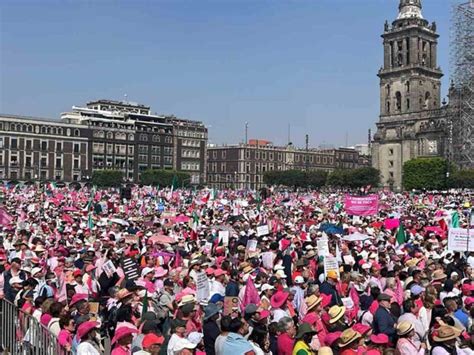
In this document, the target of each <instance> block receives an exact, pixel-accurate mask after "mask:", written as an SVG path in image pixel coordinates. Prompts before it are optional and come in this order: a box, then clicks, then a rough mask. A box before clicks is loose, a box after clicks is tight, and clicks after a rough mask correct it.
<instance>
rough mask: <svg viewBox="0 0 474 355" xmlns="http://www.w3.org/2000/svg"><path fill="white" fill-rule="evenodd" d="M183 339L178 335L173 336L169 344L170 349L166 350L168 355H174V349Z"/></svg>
mask: <svg viewBox="0 0 474 355" xmlns="http://www.w3.org/2000/svg"><path fill="white" fill-rule="evenodd" d="M180 339H182V338H180V337H179V336H177V335H176V334H173V335H171V338H170V341H169V342H168V348H167V349H166V353H167V354H168V355H174V350H173V349H174V347H175V345H176V343H177V342H179V340H180Z"/></svg>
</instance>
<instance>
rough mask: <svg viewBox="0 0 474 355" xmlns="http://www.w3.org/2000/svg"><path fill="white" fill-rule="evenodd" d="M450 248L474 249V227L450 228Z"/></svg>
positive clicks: (457, 249)
mask: <svg viewBox="0 0 474 355" xmlns="http://www.w3.org/2000/svg"><path fill="white" fill-rule="evenodd" d="M468 243H469V247H468ZM448 250H452V251H474V229H470V230H469V229H464V228H449V233H448Z"/></svg>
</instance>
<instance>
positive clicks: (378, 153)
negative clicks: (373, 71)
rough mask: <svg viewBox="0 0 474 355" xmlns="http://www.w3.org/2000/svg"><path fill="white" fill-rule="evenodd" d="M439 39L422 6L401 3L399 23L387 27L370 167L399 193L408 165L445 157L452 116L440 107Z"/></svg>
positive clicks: (413, 0)
mask: <svg viewBox="0 0 474 355" xmlns="http://www.w3.org/2000/svg"><path fill="white" fill-rule="evenodd" d="M438 37H439V36H438V34H437V33H436V24H435V23H434V22H433V23H432V24H429V23H428V21H426V20H425V19H423V17H422V14H421V1H420V0H400V5H399V14H398V17H397V19H396V20H395V21H393V23H392V25H391V26H390V25H389V24H388V23H387V22H386V23H385V27H384V33H383V35H382V38H383V46H384V63H383V67H382V68H381V69H380V70H379V73H378V76H379V78H380V117H379V122H378V123H377V132H376V133H375V135H374V140H373V142H372V165H373V166H374V167H375V168H377V169H379V170H380V172H381V176H382V183H383V185H384V186H390V187H392V188H395V189H401V187H402V167H403V164H404V163H405V162H406V161H408V160H410V159H413V158H416V157H420V156H444V155H445V154H446V152H447V149H448V147H447V143H448V141H447V134H446V132H447V125H448V119H449V110H448V107H447V106H446V105H443V106H442V107H441V105H440V91H441V82H440V79H441V77H442V76H443V73H442V72H441V69H440V68H439V67H438V66H437V61H436V54H437V53H436V52H437V38H438Z"/></svg>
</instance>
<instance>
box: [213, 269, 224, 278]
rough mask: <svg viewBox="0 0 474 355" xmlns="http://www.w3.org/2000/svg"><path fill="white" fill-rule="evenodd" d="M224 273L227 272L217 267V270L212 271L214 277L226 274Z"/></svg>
mask: <svg viewBox="0 0 474 355" xmlns="http://www.w3.org/2000/svg"><path fill="white" fill-rule="evenodd" d="M226 274H227V272H225V271H224V270H222V269H217V270H215V271H214V277H219V276H222V275H226Z"/></svg>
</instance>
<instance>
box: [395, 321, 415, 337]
mask: <svg viewBox="0 0 474 355" xmlns="http://www.w3.org/2000/svg"><path fill="white" fill-rule="evenodd" d="M413 329H415V328H414V326H413V324H412V323H410V322H408V321H403V322H400V323H398V324H397V334H398V335H405V334H408V333H410V332H411V331H412V330H413Z"/></svg>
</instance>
